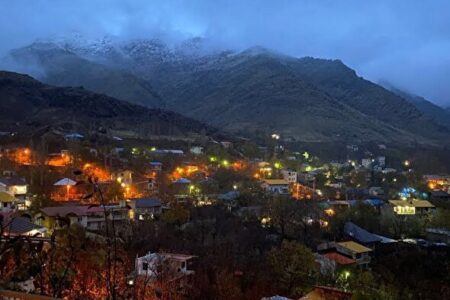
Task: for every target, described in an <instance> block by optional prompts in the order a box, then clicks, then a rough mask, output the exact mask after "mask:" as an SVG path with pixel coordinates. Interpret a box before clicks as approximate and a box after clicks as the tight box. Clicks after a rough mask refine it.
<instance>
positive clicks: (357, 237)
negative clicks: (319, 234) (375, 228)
mask: <svg viewBox="0 0 450 300" xmlns="http://www.w3.org/2000/svg"><path fill="white" fill-rule="evenodd" d="M344 233H345V235H346V236H348V237H349V238H350V239H352V240H354V241H356V242H358V243H360V244H362V245H365V246H369V247H373V246H375V244H378V243H380V242H381V240H382V239H381V238H380V237H378V236H377V235H375V234H373V233H370V232H368V231H367V230H365V229H363V228H361V227H359V226H358V225H356V224H354V223H352V222H347V223H345V225H344Z"/></svg>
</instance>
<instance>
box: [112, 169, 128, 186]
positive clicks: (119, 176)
mask: <svg viewBox="0 0 450 300" xmlns="http://www.w3.org/2000/svg"><path fill="white" fill-rule="evenodd" d="M111 179H112V180H115V181H117V182H118V183H120V184H124V185H131V184H132V183H133V171H130V170H123V171H119V172H114V173H112V174H111Z"/></svg>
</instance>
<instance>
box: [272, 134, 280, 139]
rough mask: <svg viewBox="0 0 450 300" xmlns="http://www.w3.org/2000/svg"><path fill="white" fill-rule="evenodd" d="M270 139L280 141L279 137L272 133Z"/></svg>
mask: <svg viewBox="0 0 450 300" xmlns="http://www.w3.org/2000/svg"><path fill="white" fill-rule="evenodd" d="M272 138H273V139H274V140H279V139H280V135H279V134H277V133H273V134H272Z"/></svg>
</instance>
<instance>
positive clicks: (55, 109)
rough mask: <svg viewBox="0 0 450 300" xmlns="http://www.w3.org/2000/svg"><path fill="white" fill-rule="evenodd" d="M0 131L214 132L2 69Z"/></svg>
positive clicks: (173, 115) (138, 135) (131, 134)
mask: <svg viewBox="0 0 450 300" xmlns="http://www.w3.org/2000/svg"><path fill="white" fill-rule="evenodd" d="M0 99H2V101H0V131H17V132H20V133H24V134H31V135H32V134H33V133H34V132H39V130H41V129H42V128H47V129H48V128H50V129H55V130H60V131H63V132H67V131H77V132H81V133H89V132H91V133H98V132H102V133H106V134H109V135H110V136H112V135H114V136H119V137H120V136H121V137H132V138H150V137H153V136H179V137H188V136H194V135H197V136H198V135H201V134H204V133H209V132H213V130H211V129H210V128H208V127H206V126H205V125H203V124H202V123H200V122H198V121H194V120H191V119H189V118H186V117H183V116H181V115H179V114H176V113H173V112H170V111H165V110H161V109H150V108H145V107H142V106H139V105H135V104H131V103H129V102H125V101H121V100H117V99H114V98H111V97H108V96H105V95H101V94H96V93H92V92H89V91H86V90H84V89H82V88H72V87H69V88H67V87H66V88H63V87H53V86H49V85H46V84H42V83H40V82H39V81H37V80H35V79H33V78H32V77H30V76H28V75H22V74H18V73H12V72H5V71H0Z"/></svg>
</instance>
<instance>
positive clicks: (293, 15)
mask: <svg viewBox="0 0 450 300" xmlns="http://www.w3.org/2000/svg"><path fill="white" fill-rule="evenodd" d="M0 10H1V11H2V18H1V19H0V28H1V29H0V40H1V43H0V55H4V54H5V53H7V52H8V51H9V50H11V49H13V48H18V47H22V46H25V45H27V44H30V43H31V42H33V41H35V40H36V39H42V38H49V37H58V36H67V35H69V34H73V33H79V34H81V35H83V36H86V37H89V38H98V37H103V36H105V35H106V36H113V37H116V38H118V39H135V38H149V37H157V38H160V39H163V40H164V41H165V42H168V43H176V42H178V41H180V40H183V39H186V38H192V37H197V36H198V37H203V38H206V39H207V40H208V41H209V44H210V46H211V47H213V48H221V49H237V50H242V49H245V48H248V47H251V46H255V45H260V46H263V47H267V48H270V49H274V50H276V51H278V52H280V53H286V54H288V55H292V56H297V57H302V56H313V57H321V58H332V59H341V60H342V61H343V62H344V63H346V64H347V65H349V66H350V67H352V68H354V69H355V70H356V71H357V72H358V74H359V75H361V76H364V77H365V78H368V79H370V80H372V81H374V82H378V81H381V80H385V81H389V82H391V83H392V84H393V85H395V86H396V87H398V88H400V89H402V90H406V91H407V92H410V93H414V94H417V95H420V96H423V97H425V98H427V99H428V100H431V101H433V102H434V103H437V104H440V105H443V106H448V105H449V104H450V96H449V95H450V86H449V85H448V84H447V82H446V80H447V78H448V77H449V75H450V58H449V57H448V53H450V41H449V39H448V37H449V34H450V3H448V1H443V0H436V1H418V0H414V1H411V0H409V1H407V0H400V1H389V0H380V1H370V3H369V2H368V1H357V0H350V1H331V0H329V1H287V0H281V1H256V0H251V1H245V2H243V1H225V0H216V1H208V0H194V1H182V0H153V1H144V0H135V1H118V0H108V1H106V0H96V1H92V0H91V1H88V0H80V1H40V0H36V1H25V0H16V1H6V0H0ZM325 20H326V22H325ZM2 67H3V68H9V69H11V68H12V66H2Z"/></svg>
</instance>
